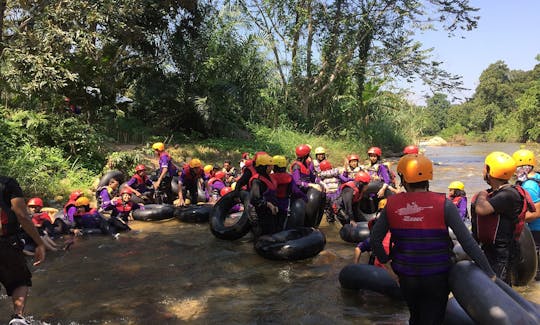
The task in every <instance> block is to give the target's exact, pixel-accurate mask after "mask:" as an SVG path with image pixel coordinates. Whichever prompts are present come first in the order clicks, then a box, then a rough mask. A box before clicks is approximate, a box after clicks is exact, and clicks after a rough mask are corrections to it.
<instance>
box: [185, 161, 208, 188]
mask: <svg viewBox="0 0 540 325" xmlns="http://www.w3.org/2000/svg"><path fill="white" fill-rule="evenodd" d="M182 174H183V175H184V183H192V182H195V181H196V180H197V179H199V178H201V177H202V175H203V170H202V169H200V168H199V171H198V172H196V173H195V172H193V169H191V168H190V167H189V164H185V165H184V168H182Z"/></svg>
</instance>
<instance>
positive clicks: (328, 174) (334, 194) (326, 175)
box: [319, 160, 341, 222]
mask: <svg viewBox="0 0 540 325" xmlns="http://www.w3.org/2000/svg"><path fill="white" fill-rule="evenodd" d="M319 167H320V170H321V172H320V174H319V179H320V183H321V185H322V186H323V189H324V192H325V193H326V199H325V205H324V211H325V214H326V221H328V222H334V221H335V215H334V211H333V209H332V204H333V203H334V201H335V200H336V199H337V198H338V197H339V194H340V190H339V187H340V185H341V181H340V178H339V175H340V172H339V169H338V168H332V164H331V163H330V162H329V161H328V160H323V161H321V163H320V164H319Z"/></svg>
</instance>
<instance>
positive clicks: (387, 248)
mask: <svg viewBox="0 0 540 325" xmlns="http://www.w3.org/2000/svg"><path fill="white" fill-rule="evenodd" d="M391 237H392V236H391V234H390V232H387V233H386V236H384V238H383V240H382V245H383V248H384V251H385V252H386V254H390V239H391ZM372 258H373V260H372ZM369 264H373V265H375V266H378V267H384V265H383V264H382V263H381V261H379V259H378V258H377V257H376V256H375V254H373V253H371V256H370V259H369Z"/></svg>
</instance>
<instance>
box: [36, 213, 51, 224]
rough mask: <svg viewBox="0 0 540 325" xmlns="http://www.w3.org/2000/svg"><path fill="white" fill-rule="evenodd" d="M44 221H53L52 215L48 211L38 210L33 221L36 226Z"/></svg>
mask: <svg viewBox="0 0 540 325" xmlns="http://www.w3.org/2000/svg"><path fill="white" fill-rule="evenodd" d="M43 221H49V222H51V223H52V220H51V217H49V214H48V213H47V212H38V213H34V214H33V215H32V222H33V223H34V225H35V226H36V227H41V225H42V224H43Z"/></svg>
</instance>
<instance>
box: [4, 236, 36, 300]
mask: <svg viewBox="0 0 540 325" xmlns="http://www.w3.org/2000/svg"><path fill="white" fill-rule="evenodd" d="M0 283H2V284H3V285H4V287H5V288H6V291H7V295H8V296H11V295H12V293H13V291H14V290H15V289H17V288H18V287H23V286H27V287H31V286H32V273H30V270H29V269H28V265H27V264H26V258H25V256H24V254H23V252H22V249H21V248H20V245H18V244H17V240H16V239H13V240H7V239H6V238H0Z"/></svg>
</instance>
